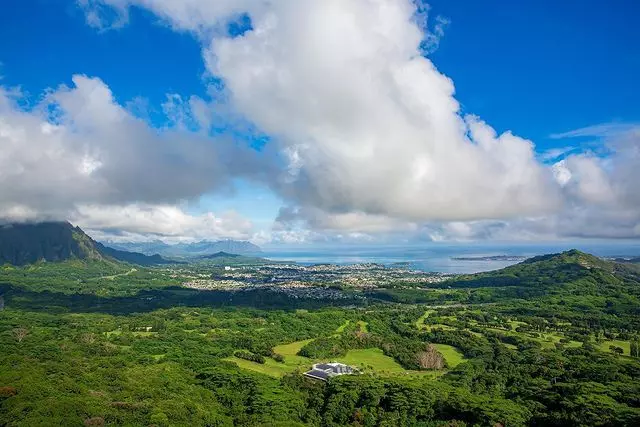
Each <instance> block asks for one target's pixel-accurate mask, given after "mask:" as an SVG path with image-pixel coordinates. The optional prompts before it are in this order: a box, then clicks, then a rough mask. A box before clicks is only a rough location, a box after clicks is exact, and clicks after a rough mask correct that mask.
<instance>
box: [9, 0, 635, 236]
mask: <svg viewBox="0 0 640 427" xmlns="http://www.w3.org/2000/svg"><path fill="white" fill-rule="evenodd" d="M79 2H80V4H81V5H82V6H83V7H84V9H85V11H86V12H87V20H88V22H89V24H90V25H94V26H97V27H100V28H106V27H107V26H109V25H113V24H114V23H115V24H116V25H119V24H120V23H121V22H125V21H126V18H127V14H128V9H129V7H131V6H139V7H144V8H146V9H148V10H150V11H151V12H153V13H155V14H156V15H157V16H158V17H159V18H160V19H161V20H163V21H164V22H166V23H168V24H169V25H170V26H171V27H172V28H174V29H176V30H178V31H189V32H192V33H193V34H194V35H196V37H197V38H198V39H199V40H200V41H201V43H202V44H203V57H204V60H205V63H206V66H207V68H208V70H209V72H210V73H211V74H213V75H215V76H218V77H220V78H222V79H223V81H224V83H225V87H226V92H225V96H227V97H228V98H227V99H228V102H229V105H227V106H225V107H227V108H233V109H234V110H235V113H236V114H237V116H239V117H242V118H243V119H246V120H247V121H249V122H250V123H251V124H252V125H255V126H256V127H257V128H258V129H259V130H260V131H262V132H265V133H266V134H268V135H269V136H270V137H272V140H273V143H272V145H274V144H275V145H276V146H277V148H278V150H279V153H280V156H281V159H283V161H286V162H287V163H288V164H287V165H278V167H275V166H274V164H272V163H271V162H267V163H250V165H247V163H249V162H247V161H246V159H250V158H251V157H250V156H249V155H248V154H247V153H242V152H241V153H238V152H236V151H233V150H232V149H231V148H230V146H227V145H224V144H223V145H222V146H219V145H218V146H214V144H212V141H211V140H210V138H206V135H203V134H202V132H200V133H198V132H192V131H193V130H196V128H200V129H202V128H204V129H207V128H208V127H209V126H210V125H211V120H212V117H213V114H214V113H213V112H214V111H215V109H216V105H213V104H207V103H206V102H205V101H203V100H201V99H199V98H189V99H183V98H180V97H176V96H171V97H170V98H169V99H168V101H167V103H166V104H165V112H166V113H167V114H168V115H169V117H170V118H171V119H172V121H173V126H172V127H171V128H170V129H164V130H163V132H157V131H156V130H154V129H151V128H150V127H149V126H148V125H147V124H145V123H144V122H142V121H140V120H138V119H136V118H134V117H133V116H131V115H130V114H129V113H128V112H127V111H126V110H125V109H124V108H122V107H121V106H120V105H118V104H117V103H116V102H115V101H114V100H113V97H112V96H111V93H110V91H109V89H108V88H107V87H106V85H104V83H102V82H100V81H99V80H97V79H87V78H84V77H76V78H75V79H74V83H75V88H72V89H67V88H60V89H58V90H56V91H54V92H53V93H52V94H51V96H49V98H48V101H47V102H48V103H51V104H53V105H55V106H56V107H57V109H56V113H57V116H56V119H55V120H52V119H51V118H43V117H42V113H41V114H40V116H38V114H36V113H35V112H25V111H21V110H20V109H18V108H17V107H16V106H15V105H14V104H12V103H11V100H10V97H9V96H8V95H6V93H5V95H4V96H0V138H4V139H5V140H6V141H8V142H5V144H7V145H8V146H9V147H10V148H9V152H8V154H6V153H0V166H1V167H2V168H3V170H0V184H3V183H9V182H20V179H22V178H23V179H24V182H23V183H19V184H18V187H17V190H15V191H14V190H11V191H9V192H7V194H6V195H5V194H3V195H0V207H3V208H4V209H5V210H9V209H14V211H15V210H16V209H18V211H19V210H20V209H23V208H24V209H27V211H29V210H36V211H41V210H42V209H43V208H44V207H47V208H48V209H49V210H51V208H50V207H51V206H55V205H58V204H59V205H60V206H62V207H67V206H69V205H71V204H76V205H77V204H78V203H80V204H84V205H87V204H104V203H106V204H108V205H126V204H127V203H146V204H151V205H156V206H157V205H164V204H172V203H176V201H177V200H179V199H182V198H190V197H195V196H197V195H199V194H201V193H203V192H204V191H209V190H212V189H215V188H220V187H224V186H225V185H228V180H229V177H230V176H233V175H234V174H243V173H244V174H247V173H258V174H260V176H261V177H262V178H263V179H264V180H265V181H267V182H269V183H270V185H271V186H272V188H274V190H276V191H277V192H278V193H279V194H280V195H281V196H282V197H283V198H284V199H285V200H286V201H287V203H288V204H289V205H290V206H293V212H294V213H295V215H293V216H294V217H295V218H294V221H297V223H298V224H305V225H306V226H307V227H310V228H311V229H312V230H311V231H307V232H306V233H305V232H303V233H299V232H296V230H295V229H294V228H287V227H283V228H281V229H275V230H273V233H280V236H281V238H282V239H290V240H295V239H306V240H308V239H315V238H322V237H320V236H318V235H317V234H322V233H326V234H325V235H329V236H333V237H340V238H363V239H366V238H367V236H369V235H370V234H376V233H377V234H380V233H389V232H392V233H393V232H394V231H398V230H400V232H406V233H415V232H419V231H415V230H416V229H419V230H423V231H424V233H425V234H426V235H429V236H431V237H432V238H438V239H440V238H447V236H453V238H456V239H474V238H482V237H483V236H484V237H487V238H493V237H495V236H520V237H523V236H525V237H526V236H537V235H544V236H549V235H556V236H564V235H575V236H582V235H593V234H602V235H611V236H625V235H626V236H630V235H634V234H633V233H635V232H634V231H633V230H637V229H638V223H640V221H639V220H638V215H637V212H638V211H640V209H639V208H640V192H639V191H638V190H637V187H636V183H637V182H640V176H639V175H638V173H639V172H638V171H639V170H640V168H638V165H639V164H640V156H639V155H638V140H639V139H640V138H639V137H638V131H637V130H635V129H637V128H635V127H634V126H633V125H612V124H605V125H598V126H593V127H588V128H584V129H578V130H574V131H570V132H564V133H559V134H555V135H552V137H553V138H558V139H559V138H574V137H594V138H605V137H606V138H615V141H609V143H610V148H611V152H610V153H607V156H606V158H603V157H602V155H599V156H596V155H594V154H593V153H586V154H575V152H574V151H571V152H568V151H567V152H564V153H560V152H557V151H556V152H549V153H548V156H550V157H548V158H547V160H549V159H552V158H554V157H557V156H559V155H565V157H566V158H565V159H563V161H562V162H560V163H556V165H554V166H551V167H549V166H547V165H545V164H543V163H540V162H539V161H538V159H537V156H536V152H535V147H534V144H533V143H532V142H531V141H528V140H526V139H523V138H520V137H518V136H516V135H514V134H513V133H512V132H510V131H506V132H503V133H499V132H496V130H494V129H493V128H492V127H491V126H490V125H489V124H487V123H486V122H484V121H483V120H482V119H480V118H478V117H475V116H471V115H469V116H463V115H462V114H461V111H460V106H459V104H458V102H457V100H456V99H455V96H454V95H455V89H454V84H453V82H452V81H451V80H450V79H449V78H447V77H446V76H444V75H443V74H442V73H440V72H439V71H438V70H437V68H436V67H435V65H434V64H433V63H432V62H431V61H430V60H429V59H428V58H426V57H424V56H423V53H424V48H425V46H427V47H428V46H436V45H437V42H439V40H440V38H441V37H442V35H443V28H444V26H445V25H446V24H445V22H444V21H443V20H442V19H440V20H439V21H438V20H436V26H435V27H434V29H433V30H432V31H431V32H429V31H428V30H426V28H425V26H424V16H422V15H421V14H423V13H424V11H425V9H419V8H417V6H416V3H415V2H413V1H410V0H322V1H320V0H217V1H211V0H79ZM419 5H420V6H424V5H423V3H422V2H419ZM107 6H111V7H112V8H111V9H108V8H107ZM109 13H110V14H111V15H110V18H109ZM243 13H247V14H248V15H249V16H250V17H251V22H252V26H253V30H252V31H248V32H247V33H245V34H244V35H243V36H241V37H235V38H233V37H229V36H227V35H226V34H225V32H224V31H223V29H224V27H225V24H226V23H227V22H228V21H229V20H233V19H236V18H237V17H238V16H239V15H241V14H243ZM105 17H106V20H105ZM421 19H422V21H421ZM425 43H426V45H425ZM47 105H48V104H47ZM43 107H46V105H45V106H43ZM43 110H44V108H43ZM523 114H524V113H523ZM229 117H231V115H230V116H229ZM3 119H4V121H2V120H3ZM27 140H28V141H34V142H33V143H32V144H34V145H33V147H34V150H33V151H29V150H26V149H24V148H21V147H23V146H24V145H25V144H26V143H25V142H24V141H27ZM21 141H22V142H21ZM178 141H179V142H178ZM36 147H37V149H36ZM271 149H272V150H273V149H274V148H273V147H271ZM230 153H232V154H230ZM572 153H573V154H572ZM3 156H4V157H3ZM3 159H4V160H5V161H4V163H3ZM6 159H9V160H6ZM14 159H18V161H14ZM238 159H239V160H238ZM227 163H230V165H227ZM52 164H53V165H56V168H47V165H52ZM142 164H144V167H142ZM27 169H31V170H36V171H38V173H37V174H35V176H36V178H34V179H31V178H30V176H29V175H30V174H27V173H25V170H27ZM256 171H257V172H256ZM3 180H4V181H3ZM60 188H64V189H66V190H67V191H66V192H64V193H62V192H61V191H59V189H60ZM89 189H90V190H89ZM282 219H283V218H280V220H281V223H279V225H278V226H279V227H282V223H283V221H282ZM129 221H132V222H135V221H133V219H132V218H130V219H129ZM594 224H597V225H598V227H599V228H597V229H596V228H595V227H594V226H593V225H594ZM625 233H626V234H625ZM636 235H637V234H636ZM272 238H273V237H272ZM278 238H280V237H278ZM274 239H277V238H274Z"/></svg>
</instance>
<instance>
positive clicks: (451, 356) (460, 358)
mask: <svg viewBox="0 0 640 427" xmlns="http://www.w3.org/2000/svg"><path fill="white" fill-rule="evenodd" d="M434 346H435V347H436V349H437V350H438V351H439V352H440V354H442V356H443V357H444V360H446V361H447V365H449V368H450V369H453V368H455V367H456V366H458V365H459V364H461V363H462V362H464V361H465V360H466V358H465V357H464V355H463V354H462V353H461V352H460V350H458V349H457V348H455V347H453V346H450V345H447V344H434Z"/></svg>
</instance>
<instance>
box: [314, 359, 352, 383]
mask: <svg viewBox="0 0 640 427" xmlns="http://www.w3.org/2000/svg"><path fill="white" fill-rule="evenodd" d="M355 372H356V370H355V369H354V368H352V367H351V366H349V365H345V364H344V363H338V362H331V363H316V364H315V365H313V369H311V370H310V371H307V372H305V373H304V375H306V376H307V377H309V378H314V379H317V380H322V381H327V380H328V379H329V378H331V377H335V376H338V375H347V374H353V373H355Z"/></svg>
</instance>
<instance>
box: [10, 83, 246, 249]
mask: <svg viewBox="0 0 640 427" xmlns="http://www.w3.org/2000/svg"><path fill="white" fill-rule="evenodd" d="M22 101H24V99H23V98H22V96H21V94H20V93H19V92H16V91H15V90H9V89H7V88H0V147H2V150H0V187H1V188H2V192H0V217H2V218H4V219H5V220H34V221H36V220H45V219H52V220H60V219H77V220H78V222H79V223H80V224H81V225H85V224H86V225H89V226H90V225H91V223H92V221H91V220H90V219H89V217H88V215H87V213H88V212H94V213H96V214H97V213H98V212H99V211H100V209H103V211H110V212H111V213H112V215H111V216H110V218H111V219H112V220H113V222H115V223H117V221H118V217H119V215H121V214H122V213H123V212H127V207H129V208H130V207H131V206H139V205H140V204H143V205H146V206H150V207H154V206H166V205H172V204H175V203H178V202H180V201H186V200H189V199H193V198H197V197H199V196H200V195H201V194H202V193H204V192H207V191H211V190H215V189H220V188H227V187H229V186H230V185H231V179H232V178H233V177H234V176H243V175H246V176H249V175H251V174H252V173H253V172H252V170H253V169H255V168H253V166H252V162H253V160H252V155H253V154H252V153H253V152H252V151H250V150H245V149H243V148H242V147H240V146H239V145H238V144H236V143H234V142H233V141H231V140H227V139H224V138H219V139H212V138H209V137H207V136H206V135H204V134H201V133H198V132H187V131H184V130H180V129H179V127H176V128H172V129H154V128H152V127H151V126H150V125H149V124H148V123H146V122H145V121H143V120H140V119H138V118H136V117H135V116H133V115H132V114H131V113H130V112H129V111H127V110H126V109H125V108H124V107H123V106H121V105H120V104H118V103H117V102H116V101H115V100H114V98H113V95H112V93H111V91H110V89H109V87H108V86H107V85H106V84H105V83H104V82H102V81H101V80H100V79H98V78H89V77H86V76H81V75H77V76H74V77H73V86H72V87H66V86H61V87H59V88H56V89H55V90H52V91H49V92H48V93H47V94H46V95H45V96H44V97H43V99H42V100H41V102H39V103H38V104H37V105H35V106H33V107H32V108H28V109H26V108H24V106H23V105H22V104H23V102H22ZM182 108H183V110H184V107H182ZM245 172H246V174H245ZM87 206H91V207H92V208H91V209H92V210H89V208H87ZM153 211H154V210H153V209H151V210H147V211H146V212H147V213H149V212H153ZM156 211H157V209H156ZM137 212H138V213H141V214H142V216H143V217H144V216H145V215H144V212H142V211H140V210H138V211H137ZM182 215H187V214H186V213H184V212H182ZM147 216H148V215H147ZM103 222H104V221H103ZM167 224H174V225H175V223H174V222H171V221H169V222H167ZM106 225H108V224H105V226H106ZM157 225H158V226H159V224H157ZM161 228H162V227H161ZM160 231H161V230H160ZM219 231H221V230H219ZM212 234H213V233H212ZM231 234H235V232H231ZM222 235H223V236H224V233H222Z"/></svg>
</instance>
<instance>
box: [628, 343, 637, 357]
mask: <svg viewBox="0 0 640 427" xmlns="http://www.w3.org/2000/svg"><path fill="white" fill-rule="evenodd" d="M629 350H630V351H629V354H630V355H631V357H638V341H631V342H630V343H629Z"/></svg>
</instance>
